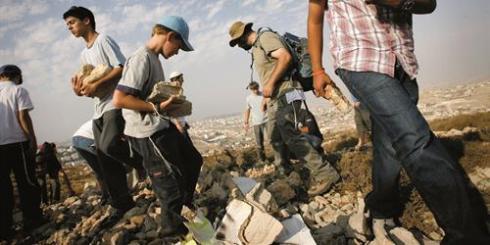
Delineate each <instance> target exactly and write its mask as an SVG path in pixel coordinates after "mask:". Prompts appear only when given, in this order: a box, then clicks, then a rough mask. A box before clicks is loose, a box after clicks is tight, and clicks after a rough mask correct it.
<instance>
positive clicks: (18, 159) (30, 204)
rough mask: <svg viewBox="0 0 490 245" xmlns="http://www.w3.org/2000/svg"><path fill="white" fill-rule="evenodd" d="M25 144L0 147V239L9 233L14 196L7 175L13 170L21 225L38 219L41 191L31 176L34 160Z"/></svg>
mask: <svg viewBox="0 0 490 245" xmlns="http://www.w3.org/2000/svg"><path fill="white" fill-rule="evenodd" d="M27 149H29V143H28V142H22V143H14V144H7V145H0V240H1V238H6V237H8V236H10V235H11V234H12V225H13V224H12V223H13V217H12V211H13V209H14V193H13V187H12V181H11V179H10V173H11V172H12V171H13V172H14V175H15V181H16V182H17V190H18V192H19V197H20V209H21V210H22V215H23V219H24V224H26V223H35V222H36V221H39V220H41V219H42V211H41V208H40V207H39V205H40V203H41V195H40V194H41V189H40V187H39V184H38V183H37V179H36V173H35V159H34V157H33V156H31V155H30V154H28V150H27Z"/></svg>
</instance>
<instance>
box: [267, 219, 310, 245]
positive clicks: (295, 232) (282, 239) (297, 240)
mask: <svg viewBox="0 0 490 245" xmlns="http://www.w3.org/2000/svg"><path fill="white" fill-rule="evenodd" d="M281 223H282V226H283V227H284V229H282V231H281V233H280V234H279V235H278V236H277V238H276V240H275V242H276V243H284V244H316V242H315V240H314V239H313V236H312V235H311V231H310V229H309V228H308V226H306V224H305V222H304V221H303V218H301V215H299V214H295V215H293V216H292V217H291V218H289V219H285V220H283V221H282V222H281Z"/></svg>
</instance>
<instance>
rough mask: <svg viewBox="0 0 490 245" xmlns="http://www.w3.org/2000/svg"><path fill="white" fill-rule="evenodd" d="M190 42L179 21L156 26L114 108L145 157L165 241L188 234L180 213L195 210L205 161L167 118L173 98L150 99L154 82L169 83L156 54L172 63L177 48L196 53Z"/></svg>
mask: <svg viewBox="0 0 490 245" xmlns="http://www.w3.org/2000/svg"><path fill="white" fill-rule="evenodd" d="M188 38H189V27H188V26H187V23H186V22H185V21H184V19H182V18H181V17H176V16H169V17H166V18H164V19H163V21H162V22H161V23H160V24H156V25H155V26H154V28H153V31H152V36H151V38H150V40H148V42H147V43H146V45H145V46H144V47H141V48H140V49H138V50H137V51H136V52H135V53H134V54H133V55H132V56H131V57H129V58H128V59H127V61H126V63H125V65H124V71H123V75H122V78H121V80H120V81H119V84H118V85H117V87H116V91H115V92H114V100H113V103H114V105H115V106H116V107H119V108H123V116H124V119H125V120H126V126H125V128H124V133H125V134H126V135H127V136H128V138H129V141H130V143H131V146H132V148H133V149H134V150H135V151H136V152H137V153H139V154H140V155H141V156H142V157H143V166H144V167H145V169H146V171H147V173H148V175H149V177H150V179H151V182H152V185H153V190H154V192H155V194H156V195H157V197H158V199H159V201H160V206H161V208H162V213H161V224H162V229H161V231H160V235H162V236H164V237H169V236H179V235H184V234H186V233H187V229H186V227H185V226H184V225H183V220H182V217H181V216H180V212H181V210H182V206H183V205H184V204H185V205H187V206H189V207H192V197H193V195H194V190H195V187H196V183H197V179H198V177H199V172H200V169H201V165H202V157H201V154H199V152H198V151H197V150H196V149H195V148H194V147H193V146H192V144H191V143H190V142H189V141H188V140H186V139H185V137H184V135H183V134H181V133H180V132H179V131H178V130H177V128H176V127H175V125H174V124H172V123H171V121H170V120H169V117H167V116H164V115H165V114H166V111H167V110H168V109H169V105H171V104H172V102H173V101H174V99H175V97H170V98H169V99H168V100H166V101H162V102H161V103H158V104H152V103H150V102H147V101H146V98H147V97H148V96H149V94H150V93H151V91H152V89H153V86H154V85H155V83H157V82H159V81H164V80H165V77H164V74H163V69H162V64H161V63H160V61H159V59H158V55H162V56H163V57H164V58H165V59H169V58H170V57H172V56H173V55H176V54H177V53H178V51H179V49H182V50H184V51H192V50H193V48H192V46H191V45H190V43H189V41H188Z"/></svg>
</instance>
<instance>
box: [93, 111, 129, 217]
mask: <svg viewBox="0 0 490 245" xmlns="http://www.w3.org/2000/svg"><path fill="white" fill-rule="evenodd" d="M92 128H93V131H94V138H95V145H96V148H97V160H98V162H99V164H100V169H101V170H102V177H103V182H104V183H105V185H106V186H107V190H108V192H109V195H110V198H111V206H113V207H114V208H117V209H127V208H129V207H131V206H133V205H134V202H133V199H132V198H131V196H130V195H129V189H128V183H127V180H126V168H125V167H124V164H123V163H126V164H128V165H132V166H135V165H137V163H135V162H134V159H132V158H131V157H130V151H129V145H128V143H127V142H126V141H124V140H123V139H124V135H123V130H124V119H123V117H122V113H121V110H119V109H116V110H110V111H107V112H105V113H104V114H103V115H102V117H101V118H98V119H96V120H94V121H93V125H92Z"/></svg>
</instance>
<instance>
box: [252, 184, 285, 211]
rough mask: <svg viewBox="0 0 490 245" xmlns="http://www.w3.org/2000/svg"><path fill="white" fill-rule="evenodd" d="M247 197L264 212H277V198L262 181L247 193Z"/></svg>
mask: <svg viewBox="0 0 490 245" xmlns="http://www.w3.org/2000/svg"><path fill="white" fill-rule="evenodd" d="M245 199H246V200H247V201H248V202H250V203H251V204H253V205H254V206H255V207H257V208H259V209H261V210H262V211H263V212H267V213H275V212H277V210H278V206H277V203H276V200H275V199H274V197H273V196H272V194H271V193H270V192H269V191H267V190H266V189H265V188H264V187H263V186H262V184H261V183H257V185H255V186H254V188H252V190H250V192H248V193H247V194H246V195H245Z"/></svg>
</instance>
